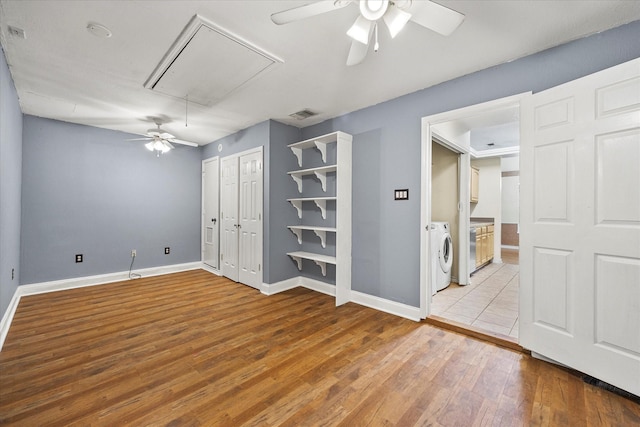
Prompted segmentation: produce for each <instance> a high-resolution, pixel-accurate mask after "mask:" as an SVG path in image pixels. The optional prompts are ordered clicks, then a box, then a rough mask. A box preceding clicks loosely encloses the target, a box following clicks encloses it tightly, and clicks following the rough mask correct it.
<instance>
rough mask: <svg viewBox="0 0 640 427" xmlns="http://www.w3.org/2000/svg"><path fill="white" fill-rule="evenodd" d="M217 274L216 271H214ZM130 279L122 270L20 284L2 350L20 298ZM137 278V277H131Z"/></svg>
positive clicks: (151, 272)
mask: <svg viewBox="0 0 640 427" xmlns="http://www.w3.org/2000/svg"><path fill="white" fill-rule="evenodd" d="M202 266H203V264H202V263H201V262H199V261H198V262H189V263H185V264H174V265H164V266H160V267H151V268H144V269H142V270H136V271H134V272H133V273H136V274H139V275H141V276H142V277H151V276H159V275H162V274H169V273H178V272H180V271H188V270H196V269H200V268H203V267H202ZM214 274H215V273H214ZM123 280H129V271H120V272H117V273H108V274H99V275H96V276H86V277H74V278H71V279H64V280H54V281H51V282H41V283H31V284H28V285H20V286H18V288H17V289H16V292H15V293H14V294H13V298H11V302H10V303H9V307H8V308H7V311H6V312H5V313H4V316H2V322H1V323H0V351H2V346H3V345H4V340H5V339H6V337H7V334H8V333H9V327H10V326H11V322H12V321H13V316H14V314H15V312H16V308H17V307H18V303H19V302H20V298H22V297H23V296H27V295H37V294H43V293H46V292H56V291H64V290H68V289H76V288H83V287H86V286H96V285H104V284H107V283H113V282H121V281H123ZM131 280H135V279H131Z"/></svg>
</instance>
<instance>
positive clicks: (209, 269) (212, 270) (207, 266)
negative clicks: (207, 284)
mask: <svg viewBox="0 0 640 427" xmlns="http://www.w3.org/2000/svg"><path fill="white" fill-rule="evenodd" d="M200 268H201V269H203V270H204V271H208V272H209V273H211V274H215V275H216V276H222V271H220V270H216V269H215V268H213V267H211V266H210V265H207V264H205V263H204V262H203V263H202V265H201V266H200Z"/></svg>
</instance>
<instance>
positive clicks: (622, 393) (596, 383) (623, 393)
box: [582, 375, 640, 403]
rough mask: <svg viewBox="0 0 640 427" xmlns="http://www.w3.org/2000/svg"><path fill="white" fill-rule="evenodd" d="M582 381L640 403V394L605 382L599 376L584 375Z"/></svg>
mask: <svg viewBox="0 0 640 427" xmlns="http://www.w3.org/2000/svg"><path fill="white" fill-rule="evenodd" d="M582 381H584V382H585V383H587V384H591V385H593V386H596V387H599V388H602V389H605V390H608V391H610V392H611V393H615V394H617V395H618V396H622V397H624V398H627V399H629V400H631V401H632V402H635V403H640V396H636V395H635V394H631V393H629V392H628V391H625V390H622V389H620V388H618V387H616V386H614V385H611V384H609V383H605V382H604V381H601V380H599V379H597V378H594V377H592V376H590V375H583V376H582Z"/></svg>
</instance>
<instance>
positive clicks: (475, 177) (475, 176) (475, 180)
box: [471, 166, 480, 203]
mask: <svg viewBox="0 0 640 427" xmlns="http://www.w3.org/2000/svg"><path fill="white" fill-rule="evenodd" d="M478 193H480V169H478V168H477V167H475V166H471V203H478Z"/></svg>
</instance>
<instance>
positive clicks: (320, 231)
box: [287, 225, 336, 248]
mask: <svg viewBox="0 0 640 427" xmlns="http://www.w3.org/2000/svg"><path fill="white" fill-rule="evenodd" d="M287 228H288V229H289V230H291V231H292V232H293V234H295V235H296V237H298V243H299V244H302V231H303V230H310V231H313V232H314V233H315V234H316V236H318V237H319V238H320V243H321V244H322V247H323V248H326V247H327V233H335V232H336V228H335V227H315V226H311V225H288V226H287Z"/></svg>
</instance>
